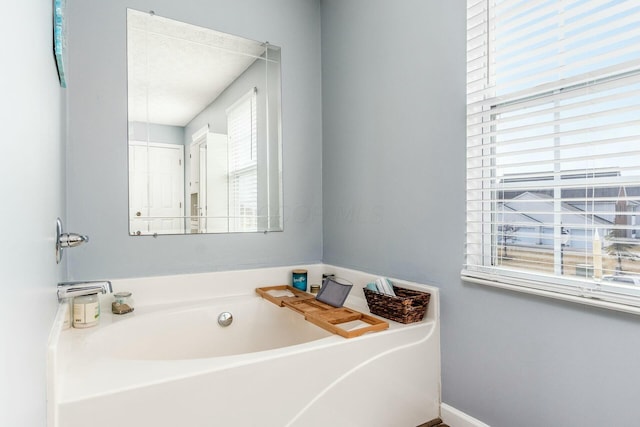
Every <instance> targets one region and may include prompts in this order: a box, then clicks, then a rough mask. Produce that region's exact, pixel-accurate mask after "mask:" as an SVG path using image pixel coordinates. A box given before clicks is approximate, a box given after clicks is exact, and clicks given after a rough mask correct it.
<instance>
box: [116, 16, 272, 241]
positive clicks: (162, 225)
mask: <svg viewBox="0 0 640 427" xmlns="http://www.w3.org/2000/svg"><path fill="white" fill-rule="evenodd" d="M127 67H128V124H129V138H128V145H129V224H130V230H129V232H130V234H131V235H158V234H196V233H228V232H264V231H280V230H282V215H281V213H282V194H281V192H282V190H281V189H282V185H281V176H282V169H281V164H282V163H281V136H280V129H281V123H280V49H279V48H278V47H277V46H273V45H270V44H268V43H261V42H256V41H254V40H249V39H245V38H242V37H238V36H235V35H231V34H226V33H222V32H219V31H214V30H211V29H207V28H203V27H198V26H194V25H191V24H187V23H183V22H179V21H175V20H172V19H168V18H164V17H160V16H157V15H155V14H153V13H146V12H139V11H135V10H131V9H129V10H128V13H127ZM176 165H178V166H179V167H178V166H176Z"/></svg>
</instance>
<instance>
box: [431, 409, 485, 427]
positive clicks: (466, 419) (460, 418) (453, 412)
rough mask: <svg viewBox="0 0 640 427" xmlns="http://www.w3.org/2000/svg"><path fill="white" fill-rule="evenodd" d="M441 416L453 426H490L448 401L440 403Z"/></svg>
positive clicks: (446, 422)
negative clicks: (447, 402)
mask: <svg viewBox="0 0 640 427" xmlns="http://www.w3.org/2000/svg"><path fill="white" fill-rule="evenodd" d="M440 418H442V421H443V422H444V423H445V424H448V425H450V426H451V427H489V425H488V424H485V423H483V422H482V421H480V420H476V419H475V418H473V417H472V416H470V415H467V414H465V413H464V412H462V411H459V410H457V409H456V408H454V407H452V406H449V405H447V404H446V403H441V404H440Z"/></svg>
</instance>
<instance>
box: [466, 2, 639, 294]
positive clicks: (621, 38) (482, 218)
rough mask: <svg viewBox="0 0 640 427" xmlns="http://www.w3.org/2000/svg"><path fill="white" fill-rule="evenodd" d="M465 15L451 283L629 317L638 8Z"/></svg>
mask: <svg viewBox="0 0 640 427" xmlns="http://www.w3.org/2000/svg"><path fill="white" fill-rule="evenodd" d="M467 7H468V9H467V107H468V108H467V249H466V265H465V268H464V270H463V277H466V278H468V279H471V280H475V281H481V282H482V281H487V282H491V281H493V282H504V283H509V284H510V285H513V286H518V287H525V288H536V289H540V290H543V291H545V292H547V291H548V292H555V293H563V294H568V295H574V296H579V297H580V298H592V299H598V300H605V301H610V302H614V303H616V304H623V305H631V306H640V48H639V47H638V46H640V2H638V1H636V0H626V1H625V0H607V1H605V0H547V1H532V0H468V2H467Z"/></svg>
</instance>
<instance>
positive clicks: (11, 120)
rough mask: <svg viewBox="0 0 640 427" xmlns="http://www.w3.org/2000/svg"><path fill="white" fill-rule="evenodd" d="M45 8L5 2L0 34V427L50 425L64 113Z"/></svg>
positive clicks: (44, 2)
mask: <svg viewBox="0 0 640 427" xmlns="http://www.w3.org/2000/svg"><path fill="white" fill-rule="evenodd" d="M52 5H53V2H52V1H51V0H34V1H20V2H5V4H3V8H2V13H3V16H5V17H6V19H4V20H3V23H2V25H1V26H0V40H2V41H3V42H2V46H1V47H0V53H1V55H2V58H3V59H2V81H3V83H4V84H3V89H2V96H1V97H0V115H1V117H2V124H3V130H2V139H3V140H2V147H3V150H4V152H3V155H2V156H0V170H2V180H1V181H0V194H1V195H2V203H0V220H1V221H2V224H3V225H4V227H3V230H2V241H3V244H2V249H0V259H1V261H0V265H1V267H0V283H2V297H3V304H2V310H0V378H1V381H0V425H1V426H7V427H8V426H44V425H45V423H46V396H45V389H46V383H45V380H46V373H45V366H46V364H45V362H46V345H47V337H48V335H49V330H50V328H51V325H52V323H53V318H54V315H55V310H56V308H57V302H56V295H55V293H56V286H55V285H56V283H57V282H58V281H59V280H60V279H61V278H63V277H64V264H60V265H56V261H55V255H54V241H55V220H56V217H57V216H61V217H62V218H64V215H63V214H64V210H63V207H64V173H63V171H64V163H65V161H64V155H65V154H64V143H63V141H64V135H63V134H64V131H65V130H64V122H65V121H64V113H63V112H64V108H63V102H64V98H63V93H64V91H63V90H62V89H61V88H60V84H59V82H58V77H57V72H56V65H55V62H54V60H53V54H52V52H53V47H52V36H51V34H52Z"/></svg>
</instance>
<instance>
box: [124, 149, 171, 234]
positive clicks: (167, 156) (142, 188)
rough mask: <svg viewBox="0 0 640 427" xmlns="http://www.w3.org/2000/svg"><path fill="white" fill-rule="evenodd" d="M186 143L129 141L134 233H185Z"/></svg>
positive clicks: (130, 212)
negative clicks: (183, 146) (184, 154)
mask: <svg viewBox="0 0 640 427" xmlns="http://www.w3.org/2000/svg"><path fill="white" fill-rule="evenodd" d="M182 151H183V150H182V146H180V145H174V144H162V143H146V142H138V141H130V142H129V189H130V191H129V218H130V224H129V230H130V231H131V234H136V235H146V234H156V233H157V234H182V233H184V221H183V216H184V206H183V202H182V201H183V199H184V192H183V187H184V185H183V182H184V181H183V176H184V161H183V157H184V156H183V152H182Z"/></svg>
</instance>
